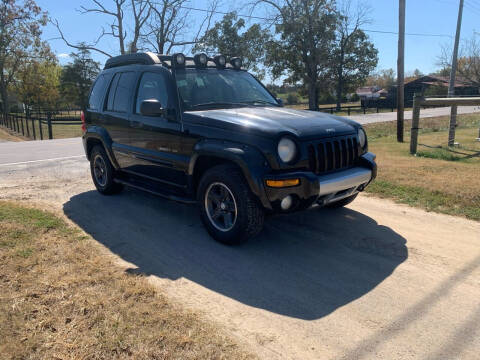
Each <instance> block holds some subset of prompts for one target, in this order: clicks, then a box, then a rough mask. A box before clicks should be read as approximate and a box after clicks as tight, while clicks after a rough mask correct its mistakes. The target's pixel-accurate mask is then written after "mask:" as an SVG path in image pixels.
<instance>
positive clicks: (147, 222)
mask: <svg viewBox="0 0 480 360" xmlns="http://www.w3.org/2000/svg"><path fill="white" fill-rule="evenodd" d="M0 199H10V200H12V199H13V200H19V201H28V202H29V203H31V202H34V203H37V204H40V205H41V206H43V207H47V208H49V209H52V210H54V211H55V212H56V213H59V214H62V215H63V216H64V217H65V218H67V219H69V221H71V222H72V223H74V224H76V225H77V226H79V227H80V228H81V229H83V230H84V231H85V232H86V233H88V234H90V235H91V236H92V237H93V238H95V239H96V240H97V241H98V242H99V243H100V244H102V245H103V246H104V247H105V248H106V249H107V250H108V251H110V252H111V253H112V254H114V255H115V256H116V257H117V260H118V262H119V264H120V265H121V266H124V267H125V268H129V269H133V270H132V271H135V272H138V273H143V274H146V275H148V276H149V279H150V280H151V282H152V283H154V284H157V285H158V286H160V287H161V288H162V292H164V293H166V294H167V295H168V296H169V297H170V298H171V299H172V300H173V301H175V302H178V303H179V304H181V305H182V306H186V307H187V308H189V309H192V310H194V311H196V312H198V313H200V314H202V316H204V317H206V318H207V319H209V320H211V321H213V322H214V323H216V324H218V325H219V326H221V327H223V328H224V329H225V330H226V331H227V332H228V333H229V334H230V335H232V336H234V337H235V338H236V339H237V340H238V341H239V343H242V344H246V345H247V347H248V348H249V349H251V350H252V351H254V352H255V353H257V354H258V355H259V356H260V357H261V358H264V359H342V358H343V359H478V349H480V301H479V299H480V223H478V222H474V221H469V220H465V219H461V218H456V217H451V216H447V215H441V214H434V213H427V212H424V211H422V210H418V209H414V208H410V207H407V206H404V205H397V204H394V203H392V202H390V201H386V200H379V199H375V198H372V197H369V196H365V195H363V196H360V197H359V198H358V199H357V200H356V201H355V202H354V203H353V204H352V205H351V206H349V207H348V208H345V209H340V210H322V209H312V210H310V211H307V212H303V213H298V214H294V215H290V216H278V217H273V218H270V219H268V220H267V223H266V226H265V230H264V232H263V233H262V234H261V236H259V237H258V238H256V239H254V240H253V241H251V242H249V243H247V244H245V245H243V246H240V247H226V246H222V245H220V244H217V243H216V242H214V241H212V240H211V239H210V238H209V236H208V235H207V233H206V232H205V231H204V229H203V227H202V225H201V223H200V221H199V218H198V215H197V212H196V209H195V208H194V207H191V206H186V205H181V204H177V203H174V202H169V201H166V200H163V199H161V198H156V197H152V196H150V195H148V194H144V193H142V192H138V191H133V190H126V191H124V192H123V193H122V194H120V195H118V196H113V197H104V196H101V195H99V194H98V193H97V192H96V191H94V189H93V186H92V183H91V180H90V177H89V171H88V163H87V162H86V161H85V159H84V158H78V159H67V160H59V161H52V162H49V161H46V162H39V163H32V164H20V165H8V166H2V167H0Z"/></svg>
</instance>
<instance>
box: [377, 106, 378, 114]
mask: <svg viewBox="0 0 480 360" xmlns="http://www.w3.org/2000/svg"><path fill="white" fill-rule="evenodd" d="M377 114H378V106H377Z"/></svg>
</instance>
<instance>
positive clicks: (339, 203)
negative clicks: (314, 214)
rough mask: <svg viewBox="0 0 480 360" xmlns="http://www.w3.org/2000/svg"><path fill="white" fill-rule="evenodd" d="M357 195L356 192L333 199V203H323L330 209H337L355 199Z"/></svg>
mask: <svg viewBox="0 0 480 360" xmlns="http://www.w3.org/2000/svg"><path fill="white" fill-rule="evenodd" d="M357 196H358V193H357V194H355V195H351V196H349V197H346V198H344V199H342V200H338V201H335V202H334V203H331V204H327V205H325V207H327V208H330V209H337V208H341V207H344V206H346V205H348V204H350V203H351V202H352V201H353V200H355V199H356V198H357Z"/></svg>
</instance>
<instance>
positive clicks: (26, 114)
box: [25, 111, 30, 138]
mask: <svg viewBox="0 0 480 360" xmlns="http://www.w3.org/2000/svg"><path fill="white" fill-rule="evenodd" d="M25 126H26V127H27V137H28V138H29V137H30V129H29V128H28V111H27V112H26V113H25Z"/></svg>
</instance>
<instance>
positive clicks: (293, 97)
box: [287, 93, 298, 105]
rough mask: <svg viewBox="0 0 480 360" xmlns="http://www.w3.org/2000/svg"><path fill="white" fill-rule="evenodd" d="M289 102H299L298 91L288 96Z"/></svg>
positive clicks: (291, 103)
mask: <svg viewBox="0 0 480 360" xmlns="http://www.w3.org/2000/svg"><path fill="white" fill-rule="evenodd" d="M287 104H289V105H295V104H298V95H297V94H296V93H290V94H288V96H287Z"/></svg>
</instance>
